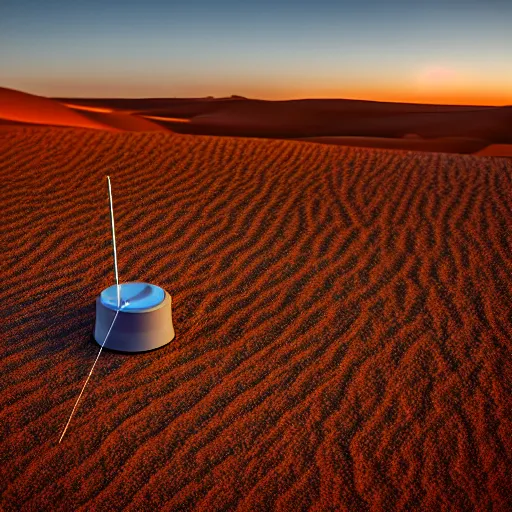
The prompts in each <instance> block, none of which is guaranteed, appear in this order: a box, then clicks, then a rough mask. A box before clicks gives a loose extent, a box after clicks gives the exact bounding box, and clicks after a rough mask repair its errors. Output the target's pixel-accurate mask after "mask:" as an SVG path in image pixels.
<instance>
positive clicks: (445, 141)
mask: <svg viewBox="0 0 512 512" xmlns="http://www.w3.org/2000/svg"><path fill="white" fill-rule="evenodd" d="M298 140H303V141H305V142H318V143H320V144H336V145H339V146H357V147H364V148H381V149H399V150H406V151H429V152H434V153H460V154H468V153H475V152H476V151H479V150H481V149H482V148H485V147H486V146H487V145H488V143H487V141H484V140H480V139H470V138H463V137H441V138H438V139H422V138H421V137H418V136H416V137H413V136H411V135H408V136H406V137H404V138H402V139H389V138H384V137H306V138H303V139H298ZM478 154H480V153H478Z"/></svg>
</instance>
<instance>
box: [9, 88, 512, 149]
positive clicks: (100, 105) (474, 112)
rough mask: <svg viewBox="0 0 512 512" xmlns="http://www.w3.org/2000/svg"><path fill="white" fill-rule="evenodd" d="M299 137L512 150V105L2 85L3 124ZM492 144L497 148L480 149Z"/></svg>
mask: <svg viewBox="0 0 512 512" xmlns="http://www.w3.org/2000/svg"><path fill="white" fill-rule="evenodd" d="M2 119H3V120H4V124H5V123H8V124H12V123H13V122H18V123H35V124H42V125H61V126H62V125H63V126H73V127H85V128H94V129H103V130H111V131H135V132H144V131H160V132H169V131H172V132H178V133H183V134H196V135H221V136H237V137H260V138H276V139H300V140H303V141H308V142H321V143H324V144H337V145H342V144H346V145H350V146H361V147H376V148H386V149H401V150H414V151H428V152H447V153H474V154H477V155H483V156H486V155H488V156H510V153H511V152H512V150H511V147H512V107H475V106H457V105H420V104H410V103H385V102H376V101H360V100H343V99H340V100H291V101H263V100H252V99H247V98H243V97H240V96H232V97H230V98H212V97H208V98H148V99H115V98H114V99H101V98H100V99H77V98H56V99H52V100H49V99H47V98H39V97H37V96H33V95H29V94H25V93H20V92H17V91H10V90H8V89H0V124H1V123H2ZM489 145H493V149H492V150H489V152H486V153H485V152H484V153H481V151H483V150H485V148H486V147H487V146H489Z"/></svg>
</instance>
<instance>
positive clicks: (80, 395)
mask: <svg viewBox="0 0 512 512" xmlns="http://www.w3.org/2000/svg"><path fill="white" fill-rule="evenodd" d="M118 314H119V309H118V310H117V311H116V314H115V315H114V319H113V320H112V323H111V324H110V327H109V329H108V331H107V335H106V336H105V339H104V340H103V343H102V344H101V347H100V351H99V352H98V355H97V356H96V359H95V361H94V364H93V365H92V368H91V371H90V372H89V375H87V379H85V382H84V385H83V387H82V391H80V394H79V395H78V398H77V399H76V402H75V406H74V407H73V410H72V411H71V414H70V415H69V419H68V422H67V423H66V426H65V427H64V430H63V432H62V435H61V436H60V439H59V444H60V443H61V441H62V439H63V438H64V435H65V434H66V431H67V429H68V427H69V424H70V423H71V418H72V417H73V414H75V410H76V408H77V407H78V402H80V398H82V395H83V393H84V390H85V387H86V386H87V383H88V382H89V379H90V378H91V375H92V372H93V371H94V367H95V366H96V363H97V362H98V359H99V358H100V355H101V351H102V350H103V347H104V346H105V342H106V341H107V339H108V336H109V334H110V331H111V330H112V327H113V326H114V322H115V321H116V318H117V315H118Z"/></svg>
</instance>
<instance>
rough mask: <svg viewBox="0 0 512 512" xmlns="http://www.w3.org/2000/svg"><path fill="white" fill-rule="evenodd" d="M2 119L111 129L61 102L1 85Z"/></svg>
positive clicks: (0, 116)
mask: <svg viewBox="0 0 512 512" xmlns="http://www.w3.org/2000/svg"><path fill="white" fill-rule="evenodd" d="M0 120H5V121H10V122H16V123H28V124H40V125H49V126H73V127H77V128H94V129H101V130H108V129H110V127H109V126H107V125H103V124H101V123H99V122H97V121H94V120H91V119H88V118H87V117H84V116H82V115H80V114H78V113H77V112H75V111H73V110H71V109H69V108H67V107H66V106H64V105H61V104H60V103H58V102H56V101H53V100H49V99H47V98H43V97H41V96H34V95H32V94H27V93H24V92H19V91H14V90H12V89H5V88H1V87H0Z"/></svg>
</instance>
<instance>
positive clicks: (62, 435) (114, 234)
mask: <svg viewBox="0 0 512 512" xmlns="http://www.w3.org/2000/svg"><path fill="white" fill-rule="evenodd" d="M107 181H108V198H109V201H110V222H111V224H112V246H113V249H114V270H115V274H116V288H117V310H116V314H115V315H114V318H113V320H112V323H111V324H110V327H109V328H108V331H107V334H106V336H105V339H104V340H103V343H102V344H101V347H100V350H99V352H98V355H97V356H96V359H95V360H94V363H93V365H92V368H91V371H90V372H89V375H87V379H85V382H84V385H83V386H82V390H81V391H80V394H79V395H78V398H77V399H76V402H75V405H74V407H73V410H72V411H71V414H70V415H69V418H68V422H67V423H66V426H65V427H64V430H63V431H62V434H61V436H60V439H59V444H60V443H61V441H62V439H63V438H64V435H65V434H66V432H67V430H68V427H69V424H70V423H71V418H72V417H73V414H75V411H76V408H77V407H78V402H80V398H82V395H83V394H84V391H85V388H86V386H87V383H88V382H89V379H90V378H91V375H92V372H93V371H94V368H95V366H96V363H97V362H98V359H99V358H100V355H101V352H102V351H103V347H104V346H105V343H106V342H107V339H108V337H109V335H110V332H111V331H112V327H114V322H115V321H116V318H117V315H118V314H119V311H120V310H121V293H120V288H119V274H118V272H117V251H116V232H115V228H114V206H113V203H112V188H111V187H110V177H109V176H107ZM125 305H128V302H126V304H123V306H125Z"/></svg>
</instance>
